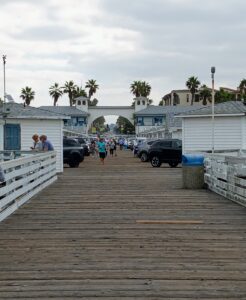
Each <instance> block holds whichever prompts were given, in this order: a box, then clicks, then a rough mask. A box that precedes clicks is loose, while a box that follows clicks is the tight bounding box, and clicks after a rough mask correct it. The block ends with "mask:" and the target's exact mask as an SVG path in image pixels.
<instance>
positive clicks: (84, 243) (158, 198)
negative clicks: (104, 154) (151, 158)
mask: <svg viewBox="0 0 246 300" xmlns="http://www.w3.org/2000/svg"><path fill="white" fill-rule="evenodd" d="M142 221H144V222H142ZM153 221H154V222H153ZM50 298H52V299H57V300H58V299H59V300H60V299H89V300H93V299H100V300H103V299H117V300H123V299H124V300H131V299H135V300H144V299H148V300H149V299H150V300H152V299H153V300H157V299H176V300H178V299H179V300H185V299H210V300H211V299H220V300H222V299H223V300H224V299H246V209H245V208H243V207H240V206H239V205H237V204H234V203H232V202H231V201H229V200H226V199H224V198H222V197H220V196H217V195H216V194H213V193H211V192H209V191H206V190H198V191H188V190H183V189H182V188H181V168H176V169H171V168H169V167H165V166H164V167H161V168H159V169H154V168H152V167H151V166H150V164H149V163H140V162H139V160H138V159H134V158H133V157H132V155H131V153H130V152H121V153H120V155H119V156H118V157H114V158H108V159H107V161H106V165H104V166H101V165H100V164H99V162H98V161H97V160H93V158H87V159H86V160H85V162H84V163H82V164H81V167H80V168H78V169H70V168H66V169H65V172H64V174H63V175H61V176H60V177H59V180H58V181H57V182H56V183H54V184H53V185H52V186H50V187H49V188H47V189H45V190H44V191H43V192H42V193H41V194H39V195H38V196H36V197H35V198H33V199H32V200H31V201H30V202H28V203H27V204H26V205H25V206H23V207H22V208H20V209H19V210H18V211H17V212H16V213H15V214H13V215H12V216H10V217H9V218H8V219H6V220H5V221H3V222H2V223H0V299H1V300H2V299H35V300H37V299H50Z"/></svg>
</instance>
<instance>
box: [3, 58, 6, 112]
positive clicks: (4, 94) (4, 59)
mask: <svg viewBox="0 0 246 300" xmlns="http://www.w3.org/2000/svg"><path fill="white" fill-rule="evenodd" d="M6 59H7V55H3V113H5V103H6V78H5V65H6Z"/></svg>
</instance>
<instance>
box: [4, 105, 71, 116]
mask: <svg viewBox="0 0 246 300" xmlns="http://www.w3.org/2000/svg"><path fill="white" fill-rule="evenodd" d="M3 113H5V114H6V118H7V119H61V120H63V119H69V117H68V116H64V115H61V114H57V113H53V112H48V111H46V110H43V109H40V108H36V107H32V106H24V105H23V104H20V103H15V102H11V103H5V104H4V106H3V105H1V106H0V118H1V117H3Z"/></svg>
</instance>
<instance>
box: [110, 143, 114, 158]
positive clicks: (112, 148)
mask: <svg viewBox="0 0 246 300" xmlns="http://www.w3.org/2000/svg"><path fill="white" fill-rule="evenodd" d="M114 149H115V144H114V141H113V140H111V141H110V144H109V152H110V155H111V157H113V156H114Z"/></svg>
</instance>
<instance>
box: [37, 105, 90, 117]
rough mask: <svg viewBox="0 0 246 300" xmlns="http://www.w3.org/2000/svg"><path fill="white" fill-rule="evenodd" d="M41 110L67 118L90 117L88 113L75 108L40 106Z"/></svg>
mask: <svg viewBox="0 0 246 300" xmlns="http://www.w3.org/2000/svg"><path fill="white" fill-rule="evenodd" d="M40 108H41V109H43V110H47V111H49V112H53V113H57V114H62V115H66V116H76V117H81V116H83V117H85V116H88V113H87V112H85V111H82V110H80V109H78V108H76V107H75V106H40Z"/></svg>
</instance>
